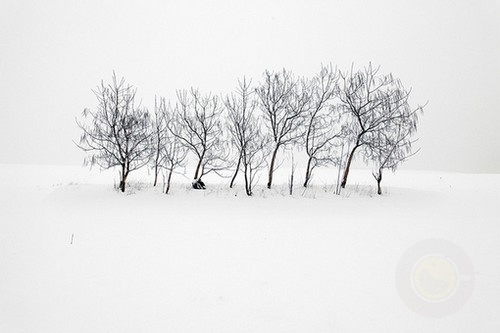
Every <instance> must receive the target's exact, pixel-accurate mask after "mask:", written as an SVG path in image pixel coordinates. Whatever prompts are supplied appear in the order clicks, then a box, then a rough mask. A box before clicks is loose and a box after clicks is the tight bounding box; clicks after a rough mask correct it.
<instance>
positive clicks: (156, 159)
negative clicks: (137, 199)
mask: <svg viewBox="0 0 500 333" xmlns="http://www.w3.org/2000/svg"><path fill="white" fill-rule="evenodd" d="M159 160H160V149H159V148H158V149H157V150H156V157H155V181H154V183H153V186H156V184H157V183H158V161H159Z"/></svg>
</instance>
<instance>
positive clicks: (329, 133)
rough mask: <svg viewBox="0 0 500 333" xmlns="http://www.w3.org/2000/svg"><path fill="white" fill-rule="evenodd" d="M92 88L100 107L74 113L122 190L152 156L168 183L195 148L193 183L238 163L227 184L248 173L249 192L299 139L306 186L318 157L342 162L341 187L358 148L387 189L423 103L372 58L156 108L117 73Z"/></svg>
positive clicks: (267, 76)
mask: <svg viewBox="0 0 500 333" xmlns="http://www.w3.org/2000/svg"><path fill="white" fill-rule="evenodd" d="M94 93H95V95H96V97H97V99H98V107H97V110H96V111H90V110H89V109H85V110H84V112H83V119H82V120H77V124H78V126H79V127H80V128H81V130H82V136H81V138H80V140H79V143H77V145H78V147H80V148H81V149H83V150H84V151H86V152H89V153H90V154H89V156H88V157H87V158H86V161H87V162H88V163H90V164H91V165H98V166H100V167H101V168H103V169H109V168H112V167H115V166H119V167H120V170H121V173H120V190H121V191H122V192H124V191H125V187H126V181H127V177H128V175H129V173H130V172H132V171H134V170H137V169H139V168H141V167H144V166H146V165H148V164H149V165H150V166H151V167H152V169H153V170H154V185H155V186H156V184H157V183H158V177H159V175H160V171H161V170H166V171H167V176H166V180H165V183H166V189H165V192H166V193H168V191H169V190H170V186H171V178H172V174H173V173H174V172H175V170H176V169H178V168H179V167H183V166H185V164H186V161H187V157H188V156H193V157H194V160H195V162H196V167H195V172H194V177H193V178H194V181H193V187H194V188H204V184H203V181H202V178H203V177H204V176H205V175H207V174H209V173H217V174H220V175H221V174H222V173H227V172H231V170H232V172H231V176H230V179H231V180H230V183H229V186H230V187H233V186H234V183H235V180H236V178H237V176H238V175H239V174H240V173H242V174H243V178H244V184H245V191H246V194H247V195H249V196H250V195H252V189H253V186H254V185H255V182H256V180H257V177H256V175H257V174H258V172H259V171H260V170H262V169H264V168H267V170H268V172H267V188H271V187H272V184H273V175H274V172H275V171H276V169H277V167H278V162H277V160H278V155H279V154H280V153H282V152H283V151H286V150H288V149H299V150H303V151H305V153H306V154H307V165H306V173H305V177H304V184H303V186H304V187H307V186H308V185H309V184H310V183H311V179H312V176H313V172H314V170H315V169H316V168H317V167H320V166H335V167H337V168H338V171H339V178H340V174H341V173H342V177H341V178H342V179H341V182H340V184H339V185H340V187H341V188H344V187H345V186H346V184H347V179H348V176H349V170H350V168H351V164H352V162H353V160H354V158H355V156H356V155H358V154H359V155H361V156H362V158H363V159H364V161H365V162H366V163H371V164H372V165H373V168H374V171H373V176H374V178H375V179H376V181H377V185H378V193H379V194H381V193H382V192H381V188H380V183H381V181H382V174H383V170H385V169H391V170H393V171H394V170H395V169H396V168H397V166H398V165H399V164H400V163H402V162H404V161H405V160H407V159H408V158H409V157H410V156H412V155H413V154H414V152H412V145H413V143H414V142H415V140H414V139H413V138H412V136H413V134H414V133H415V132H416V130H417V123H418V116H419V114H420V112H422V110H423V107H421V106H418V107H416V108H411V107H410V105H409V101H408V99H409V95H410V91H409V90H406V89H405V88H404V87H403V85H402V84H401V82H400V80H398V79H396V78H394V77H393V76H392V75H381V74H379V68H374V67H372V65H371V64H369V65H368V66H367V67H365V68H364V69H362V70H356V71H355V70H354V69H353V68H351V69H350V70H347V71H340V70H337V69H336V68H333V67H332V66H331V65H329V66H322V67H321V69H320V71H319V73H317V74H316V75H315V76H314V77H312V78H304V77H296V76H294V75H293V74H292V73H291V72H290V71H287V70H281V71H276V72H272V71H267V70H266V71H265V72H264V74H263V78H262V81H261V82H259V83H258V84H257V85H256V86H255V87H254V86H252V82H251V80H247V79H246V78H243V79H241V80H239V81H238V87H237V88H236V89H235V91H234V92H232V93H230V94H228V95H226V96H222V97H221V96H218V95H212V94H203V93H201V92H200V91H199V90H197V89H194V88H191V89H190V90H180V91H178V92H177V96H176V97H177V98H176V99H175V100H174V101H168V100H167V99H166V98H163V97H159V98H156V99H155V105H154V113H152V114H150V113H149V112H148V110H147V109H146V108H144V107H142V106H140V105H139V106H138V105H136V103H135V96H136V89H135V88H134V87H132V86H130V85H128V84H126V83H125V80H124V79H121V80H117V78H116V75H115V74H113V78H112V82H111V83H110V84H105V83H104V82H101V85H100V86H99V87H98V88H97V89H96V90H94ZM339 180H340V179H339ZM340 187H339V188H338V190H339V191H340Z"/></svg>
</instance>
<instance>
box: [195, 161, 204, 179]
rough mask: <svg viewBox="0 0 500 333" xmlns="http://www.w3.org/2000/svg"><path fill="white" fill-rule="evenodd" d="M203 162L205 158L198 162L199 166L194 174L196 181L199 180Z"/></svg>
mask: <svg viewBox="0 0 500 333" xmlns="http://www.w3.org/2000/svg"><path fill="white" fill-rule="evenodd" d="M202 162H203V157H200V159H199V161H198V165H197V166H196V171H195V172H194V180H198V175H199V173H200V169H201V163H202Z"/></svg>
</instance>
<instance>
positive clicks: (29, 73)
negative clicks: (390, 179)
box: [0, 0, 500, 173]
mask: <svg viewBox="0 0 500 333" xmlns="http://www.w3.org/2000/svg"><path fill="white" fill-rule="evenodd" d="M499 22H500V1H498V0H481V1H464V0H454V1H452V0H449V1H448V0H439V1H423V0H419V1H402V0H386V1H368V0H367V1H352V0H350V1H326V0H324V1H320V0H316V1H315V0H307V1H292V0H288V1H272V0H266V1H260V0H259V1H256V0H252V1H235V0H232V1H222V0H219V1H181V0H179V1H127V0H124V1H103V0H99V1H67V0H63V1H52V0H46V1H22V0H2V1H1V2H0V143H1V145H0V163H43V164H81V163H82V160H83V157H84V155H83V153H82V152H81V151H79V150H78V148H76V147H75V146H74V144H73V143H72V140H77V139H78V137H79V131H78V128H77V127H76V125H75V117H77V116H79V115H80V114H81V112H82V110H83V109H84V108H85V107H90V108H95V106H96V100H95V97H94V95H93V94H92V92H91V89H92V88H95V87H96V86H97V85H98V84H99V82H100V80H101V79H104V80H109V79H110V77H111V74H112V71H113V70H116V72H117V75H118V76H124V77H125V78H126V79H127V81H128V82H130V83H131V84H133V85H135V86H136V87H137V88H138V95H139V96H140V97H141V99H142V102H143V104H144V105H145V106H150V107H151V106H152V105H153V100H154V95H155V94H158V95H163V96H166V97H174V93H175V89H177V88H188V87H190V86H196V87H199V88H201V89H203V90H206V91H212V92H215V93H222V92H228V91H230V90H231V89H233V87H234V86H235V84H236V80H237V78H238V77H241V76H243V75H246V76H247V77H251V78H254V81H258V80H259V79H260V76H261V74H262V72H263V70H264V69H266V68H268V69H280V68H283V67H286V68H287V69H290V70H292V71H293V72H295V73H296V74H298V75H308V76H310V75H313V74H314V73H315V72H316V71H317V70H318V69H319V66H320V64H321V63H329V62H331V63H333V64H334V65H338V66H339V67H340V68H348V67H349V66H350V65H351V63H353V62H354V64H355V65H356V66H359V67H363V66H364V65H366V64H367V63H368V62H369V61H371V62H373V63H374V64H376V65H381V71H382V72H384V73H389V72H391V73H393V74H394V75H395V76H396V77H399V78H400V79H401V80H402V82H403V84H404V85H405V86H406V87H411V88H412V96H411V101H412V103H413V105H414V106H416V105H417V104H423V103H425V102H427V101H429V104H428V106H427V108H426V109H425V114H424V116H423V117H422V119H421V122H420V129H419V131H418V137H420V141H419V146H420V147H421V149H422V150H421V152H420V153H419V154H418V155H416V156H415V157H414V158H413V159H412V160H410V161H409V162H408V163H407V164H406V166H405V168H406V169H429V170H444V171H460V172H497V173H498V172H500V157H499V152H500V134H499V133H500V130H499V127H500V23H499Z"/></svg>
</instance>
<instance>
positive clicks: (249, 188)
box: [245, 163, 252, 196]
mask: <svg viewBox="0 0 500 333" xmlns="http://www.w3.org/2000/svg"><path fill="white" fill-rule="evenodd" d="M248 178H249V177H248V165H247V164H246V163H245V192H246V193H247V195H248V196H251V195H252V184H251V181H252V175H251V174H250V181H249V180H248Z"/></svg>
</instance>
